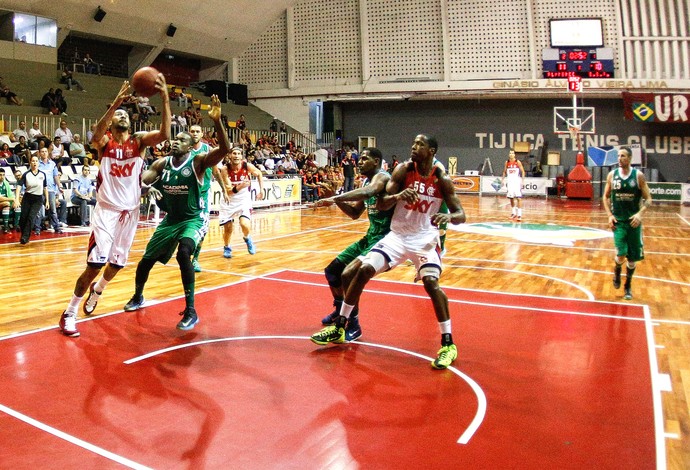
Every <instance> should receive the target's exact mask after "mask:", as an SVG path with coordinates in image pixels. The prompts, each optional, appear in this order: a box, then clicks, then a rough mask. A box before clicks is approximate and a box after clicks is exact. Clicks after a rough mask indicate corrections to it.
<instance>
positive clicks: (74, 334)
mask: <svg viewBox="0 0 690 470" xmlns="http://www.w3.org/2000/svg"><path fill="white" fill-rule="evenodd" d="M60 332H61V333H62V334H63V335H65V336H67V337H68V338H78V337H79V336H80V335H81V333H79V332H78V331H71V332H70V331H67V330H60Z"/></svg>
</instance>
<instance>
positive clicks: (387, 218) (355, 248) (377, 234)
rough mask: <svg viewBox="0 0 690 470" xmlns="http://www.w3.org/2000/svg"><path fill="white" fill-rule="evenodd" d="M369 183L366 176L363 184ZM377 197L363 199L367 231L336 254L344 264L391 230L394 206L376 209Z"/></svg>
mask: <svg viewBox="0 0 690 470" xmlns="http://www.w3.org/2000/svg"><path fill="white" fill-rule="evenodd" d="M379 173H385V174H386V175H388V172H387V171H385V170H379ZM369 183H370V180H369V179H368V178H367V179H366V180H364V186H368V185H369ZM377 199H378V196H372V197H370V198H369V199H367V200H366V201H364V204H365V206H366V208H367V215H368V216H369V230H367V233H366V234H365V235H364V236H363V237H362V238H361V239H359V240H358V241H356V242H354V243H353V244H352V245H350V246H348V247H347V248H345V249H344V250H343V251H342V252H341V253H340V254H339V255H338V256H336V259H338V260H339V261H341V262H342V263H343V264H344V265H346V266H347V265H348V264H349V263H350V262H351V261H352V260H354V259H355V258H357V257H358V256H363V255H366V254H367V253H369V250H371V248H372V247H373V246H374V245H376V243H378V241H379V240H381V239H382V238H383V237H384V236H385V235H386V234H387V233H388V232H390V230H391V218H392V217H393V210H394V208H391V209H389V210H387V211H380V210H378V209H377V208H376V200H377Z"/></svg>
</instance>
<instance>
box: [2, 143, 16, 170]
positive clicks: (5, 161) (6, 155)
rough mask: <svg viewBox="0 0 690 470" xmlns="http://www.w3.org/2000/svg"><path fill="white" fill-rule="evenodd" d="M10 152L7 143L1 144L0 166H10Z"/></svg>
mask: <svg viewBox="0 0 690 470" xmlns="http://www.w3.org/2000/svg"><path fill="white" fill-rule="evenodd" d="M12 155H14V154H13V153H12V150H10V146H9V144H8V143H7V142H3V144H2V147H0V166H10V162H11V161H12Z"/></svg>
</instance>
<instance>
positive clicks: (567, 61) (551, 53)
mask: <svg viewBox="0 0 690 470" xmlns="http://www.w3.org/2000/svg"><path fill="white" fill-rule="evenodd" d="M542 68H543V70H544V78H568V77H581V78H613V77H614V71H613V49H610V48H607V47H597V48H582V47H580V48H570V47H561V48H547V49H544V51H543V52H542Z"/></svg>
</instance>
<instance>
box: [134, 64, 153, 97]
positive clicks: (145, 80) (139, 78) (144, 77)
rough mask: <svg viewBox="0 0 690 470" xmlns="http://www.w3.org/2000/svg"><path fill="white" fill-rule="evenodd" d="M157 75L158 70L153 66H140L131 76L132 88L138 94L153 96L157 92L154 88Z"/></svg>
mask: <svg viewBox="0 0 690 470" xmlns="http://www.w3.org/2000/svg"><path fill="white" fill-rule="evenodd" d="M157 77H158V70H156V69H154V68H153V67H142V68H140V69H139V70H137V71H136V72H134V76H133V77H132V88H134V91H136V92H137V95H139V96H146V97H149V96H153V95H155V94H156V93H158V89H157V88H156V78H157Z"/></svg>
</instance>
